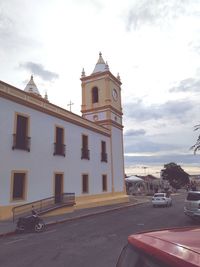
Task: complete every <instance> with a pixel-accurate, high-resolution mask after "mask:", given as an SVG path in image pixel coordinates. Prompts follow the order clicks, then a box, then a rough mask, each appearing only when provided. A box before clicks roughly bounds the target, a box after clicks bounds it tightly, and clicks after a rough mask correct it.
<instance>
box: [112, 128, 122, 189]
mask: <svg viewBox="0 0 200 267" xmlns="http://www.w3.org/2000/svg"><path fill="white" fill-rule="evenodd" d="M120 140H121V141H120ZM111 142H112V158H113V178H114V190H115V192H122V191H123V190H124V157H123V136H122V130H121V129H118V128H114V127H112V141H111Z"/></svg>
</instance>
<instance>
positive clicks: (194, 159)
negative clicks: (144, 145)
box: [125, 154, 200, 167]
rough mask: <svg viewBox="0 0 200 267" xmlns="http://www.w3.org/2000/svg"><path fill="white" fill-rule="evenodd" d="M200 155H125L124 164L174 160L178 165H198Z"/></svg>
mask: <svg viewBox="0 0 200 267" xmlns="http://www.w3.org/2000/svg"><path fill="white" fill-rule="evenodd" d="M199 161H200V155H196V156H194V155H193V154H188V155H179V154H176V155H165V156H151V157H149V156H125V165H126V167H127V166H130V165H138V164H142V165H148V164H150V165H153V164H155V165H157V164H159V165H164V164H166V163H169V162H175V163H177V164H179V165H182V164H198V166H199Z"/></svg>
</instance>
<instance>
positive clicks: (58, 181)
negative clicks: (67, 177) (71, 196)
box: [55, 173, 63, 204]
mask: <svg viewBox="0 0 200 267" xmlns="http://www.w3.org/2000/svg"><path fill="white" fill-rule="evenodd" d="M62 185H63V175H62V174H58V173H57V174H55V204H57V203H61V202H62V193H63V186H62Z"/></svg>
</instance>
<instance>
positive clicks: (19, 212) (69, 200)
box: [12, 193, 75, 222]
mask: <svg viewBox="0 0 200 267" xmlns="http://www.w3.org/2000/svg"><path fill="white" fill-rule="evenodd" d="M73 205H75V193H63V194H62V195H61V198H60V202H59V203H56V204H55V196H54V197H48V198H44V199H41V200H38V201H34V202H29V203H27V204H24V205H20V206H16V207H14V208H13V209H12V212H13V222H14V221H15V219H16V218H18V217H19V216H27V215H30V213H31V210H32V208H34V210H36V211H37V212H38V213H39V214H42V213H45V212H47V211H50V210H53V209H55V208H58V207H60V206H73Z"/></svg>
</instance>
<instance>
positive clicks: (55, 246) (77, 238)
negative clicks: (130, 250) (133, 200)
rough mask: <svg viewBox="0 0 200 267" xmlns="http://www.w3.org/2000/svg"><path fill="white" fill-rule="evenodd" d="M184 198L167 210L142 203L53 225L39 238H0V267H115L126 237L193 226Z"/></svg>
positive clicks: (37, 236)
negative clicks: (186, 212)
mask: <svg viewBox="0 0 200 267" xmlns="http://www.w3.org/2000/svg"><path fill="white" fill-rule="evenodd" d="M184 198H185V195H178V196H173V206H172V207H169V208H153V207H152V205H151V203H145V204H142V205H138V206H134V207H130V208H125V209H121V210H117V211H112V212H109V213H105V214H99V215H95V216H91V217H87V218H82V219H79V220H76V221H71V222H66V223H63V224H58V225H54V226H52V227H48V229H47V230H46V231H45V232H43V233H40V234H35V233H30V234H19V235H14V236H9V237H5V238H1V239H0V248H1V249H0V266H3V267H27V266H29V267H36V266H37V267H38V266H39V267H55V266H56V267H64V266H65V267H66V266H70V267H71V266H75V267H79V266H80V267H100V266H101V267H103V266H105V267H109V266H111V267H112V266H113V267H114V266H115V265H116V262H117V258H118V256H119V254H120V251H121V249H122V247H123V246H124V245H125V244H126V241H127V237H128V235H130V234H132V233H135V232H139V231H146V230H152V229H160V228H168V227H180V226H188V225H194V222H192V221H191V220H190V219H189V218H187V217H186V216H185V215H184V213H183V205H184Z"/></svg>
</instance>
